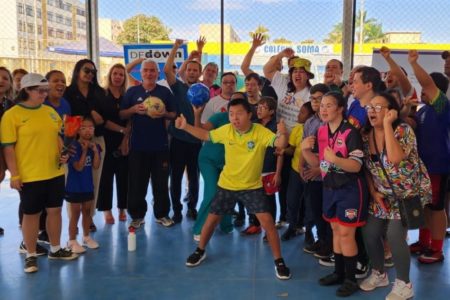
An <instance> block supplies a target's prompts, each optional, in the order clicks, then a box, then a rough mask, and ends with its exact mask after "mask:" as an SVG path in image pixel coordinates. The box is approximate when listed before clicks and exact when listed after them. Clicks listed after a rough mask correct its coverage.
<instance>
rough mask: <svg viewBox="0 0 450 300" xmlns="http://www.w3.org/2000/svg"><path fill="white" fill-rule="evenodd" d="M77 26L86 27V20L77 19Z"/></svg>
mask: <svg viewBox="0 0 450 300" xmlns="http://www.w3.org/2000/svg"><path fill="white" fill-rule="evenodd" d="M77 27H78V28H80V29H86V22H81V21H77Z"/></svg>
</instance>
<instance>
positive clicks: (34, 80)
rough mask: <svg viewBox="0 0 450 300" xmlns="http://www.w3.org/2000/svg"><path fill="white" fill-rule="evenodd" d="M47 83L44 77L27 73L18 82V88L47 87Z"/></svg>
mask: <svg viewBox="0 0 450 300" xmlns="http://www.w3.org/2000/svg"><path fill="white" fill-rule="evenodd" d="M47 85H48V81H47V79H45V77H44V76H42V75H41V74H37V73H28V74H26V75H25V76H23V77H22V79H21V80H20V88H22V89H24V88H27V87H31V86H47Z"/></svg>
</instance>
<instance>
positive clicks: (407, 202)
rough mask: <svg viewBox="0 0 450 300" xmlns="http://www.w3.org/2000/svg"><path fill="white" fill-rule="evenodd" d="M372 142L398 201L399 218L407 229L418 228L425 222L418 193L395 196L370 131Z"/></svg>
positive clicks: (373, 135) (389, 181)
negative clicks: (406, 196)
mask: <svg viewBox="0 0 450 300" xmlns="http://www.w3.org/2000/svg"><path fill="white" fill-rule="evenodd" d="M372 138H373V143H374V146H375V151H376V152H377V155H378V157H379V162H380V166H381V169H382V170H383V173H384V176H386V179H387V181H388V183H389V186H390V187H391V189H392V193H393V194H394V198H395V200H397V202H398V204H399V205H398V206H399V210H400V218H401V221H402V224H403V226H405V227H407V228H408V229H418V228H420V227H422V226H423V225H424V224H425V216H424V211H423V207H422V201H421V199H420V195H417V196H412V197H408V198H406V199H400V198H399V197H397V194H396V193H395V190H394V185H393V184H392V181H391V179H390V177H389V175H388V174H387V172H386V169H385V168H384V166H383V159H382V157H381V154H380V152H379V151H378V146H377V141H376V140H375V133H372ZM419 169H420V159H419Z"/></svg>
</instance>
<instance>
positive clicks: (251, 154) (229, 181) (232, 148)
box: [209, 124, 276, 191]
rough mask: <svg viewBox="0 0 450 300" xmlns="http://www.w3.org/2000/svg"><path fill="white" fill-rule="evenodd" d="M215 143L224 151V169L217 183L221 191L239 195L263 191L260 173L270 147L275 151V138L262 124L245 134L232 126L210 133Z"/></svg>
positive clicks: (254, 125) (253, 126) (225, 126)
mask: <svg viewBox="0 0 450 300" xmlns="http://www.w3.org/2000/svg"><path fill="white" fill-rule="evenodd" d="M209 137H210V140H211V141H212V142H213V143H220V144H223V145H224V148H225V166H224V168H223V171H222V173H221V174H220V177H219V182H218V183H217V184H218V185H219V186H220V187H221V188H224V189H227V190H232V191H240V190H253V189H258V188H261V187H262V181H261V172H262V168H263V162H264V155H265V152H266V148H267V147H273V143H274V141H275V138H276V136H275V134H274V133H273V132H272V131H270V130H269V129H267V128H265V127H264V126H262V125H260V124H252V127H251V128H250V130H249V131H248V132H246V133H244V134H240V133H239V132H237V131H236V130H235V129H234V128H233V126H232V125H231V124H227V125H224V126H222V127H220V128H218V129H215V130H211V131H210V132H209Z"/></svg>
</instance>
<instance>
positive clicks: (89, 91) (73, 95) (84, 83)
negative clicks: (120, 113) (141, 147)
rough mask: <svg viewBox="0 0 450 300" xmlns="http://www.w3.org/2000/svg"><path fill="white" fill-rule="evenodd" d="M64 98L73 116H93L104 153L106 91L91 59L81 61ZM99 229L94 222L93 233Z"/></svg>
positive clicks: (96, 179) (97, 177)
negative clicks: (100, 82)
mask: <svg viewBox="0 0 450 300" xmlns="http://www.w3.org/2000/svg"><path fill="white" fill-rule="evenodd" d="M64 98H66V99H67V101H69V104H70V109H71V111H72V115H73V116H91V117H92V119H94V122H95V137H94V140H93V142H95V143H96V144H98V145H100V148H101V149H102V151H104V149H105V140H104V138H103V135H104V125H105V118H104V109H105V108H104V107H105V104H104V103H105V91H104V90H103V88H102V87H101V86H100V85H99V83H98V78H97V68H96V67H95V64H94V62H93V61H91V60H90V59H82V60H79V61H78V62H77V63H76V64H75V67H74V69H73V73H72V81H71V82H70V85H69V86H68V87H67V89H66V91H65V93H64ZM104 157H105V156H104V155H101V158H102V159H101V161H100V167H99V168H98V169H96V170H95V171H94V205H93V206H92V211H91V215H92V216H94V214H95V208H96V207H97V196H98V188H99V185H100V175H101V173H102V168H103V160H104ZM96 230H97V228H96V227H95V225H94V222H92V225H91V231H96Z"/></svg>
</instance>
